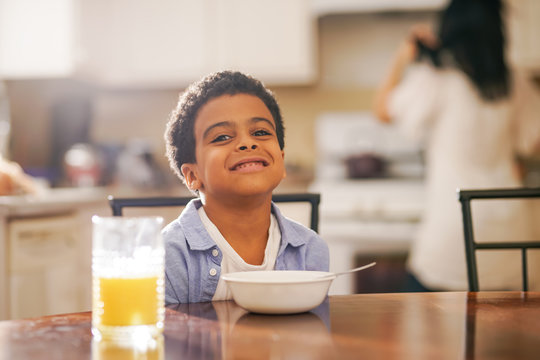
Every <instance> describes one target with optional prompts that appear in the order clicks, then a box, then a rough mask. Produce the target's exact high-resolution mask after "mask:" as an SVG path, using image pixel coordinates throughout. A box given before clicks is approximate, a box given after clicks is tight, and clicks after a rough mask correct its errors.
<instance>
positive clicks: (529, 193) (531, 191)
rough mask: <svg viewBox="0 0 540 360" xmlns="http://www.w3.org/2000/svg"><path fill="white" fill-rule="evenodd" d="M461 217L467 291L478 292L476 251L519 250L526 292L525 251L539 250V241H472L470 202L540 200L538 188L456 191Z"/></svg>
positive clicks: (539, 189)
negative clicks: (467, 282)
mask: <svg viewBox="0 0 540 360" xmlns="http://www.w3.org/2000/svg"><path fill="white" fill-rule="evenodd" d="M458 198H459V201H460V202H461V210H462V215H463V231H464V235H465V254H466V259H467V275H468V281H469V291H479V286H478V269H477V264H476V250H494V249H498V250H501V249H521V274H522V288H523V291H527V290H528V276H527V274H528V270H527V250H528V249H540V241H530V242H529V241H528V242H482V243H477V242H475V241H474V232H473V224H472V212H471V200H486V199H525V198H540V188H513V189H490V190H458Z"/></svg>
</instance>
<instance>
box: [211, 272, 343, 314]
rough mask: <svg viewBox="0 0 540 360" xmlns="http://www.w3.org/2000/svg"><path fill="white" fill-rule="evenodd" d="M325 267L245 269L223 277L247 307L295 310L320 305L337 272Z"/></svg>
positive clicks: (274, 311)
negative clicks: (329, 270)
mask: <svg viewBox="0 0 540 360" xmlns="http://www.w3.org/2000/svg"><path fill="white" fill-rule="evenodd" d="M329 274H331V273H328V272H323V271H289V270H273V271H244V272H235V273H228V274H224V275H222V276H221V277H222V278H223V280H225V282H226V283H227V285H228V286H229V289H230V290H231V293H232V296H233V299H234V301H235V302H236V303H237V304H238V305H240V306H241V307H243V308H244V309H246V310H249V311H251V312H256V313H262V314H293V313H300V312H305V311H309V310H311V309H313V308H315V307H317V306H319V305H320V304H321V303H322V302H323V301H324V299H325V298H326V295H327V294H328V289H329V288H330V284H331V283H332V280H334V279H335V276H330V277H325V278H320V277H321V276H322V275H329Z"/></svg>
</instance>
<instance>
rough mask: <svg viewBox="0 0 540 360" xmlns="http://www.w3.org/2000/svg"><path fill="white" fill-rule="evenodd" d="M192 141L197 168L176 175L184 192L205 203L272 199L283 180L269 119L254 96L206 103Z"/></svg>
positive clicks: (227, 97)
mask: <svg viewBox="0 0 540 360" xmlns="http://www.w3.org/2000/svg"><path fill="white" fill-rule="evenodd" d="M194 135H195V144H196V145H195V158H196V163H195V164H184V165H182V169H181V170H182V174H183V175H184V178H185V179H186V183H187V185H188V187H189V188H190V189H191V190H199V191H200V192H201V193H203V194H204V195H205V198H207V199H209V198H223V199H224V198H227V197H234V196H246V195H257V194H263V193H271V192H272V190H273V189H274V188H275V187H276V186H277V185H278V184H279V183H280V181H281V180H282V179H283V178H284V177H285V166H284V161H283V157H284V153H283V151H282V150H281V149H280V147H279V142H278V139H277V136H276V125H275V122H274V119H273V117H272V114H271V113H270V111H269V110H268V108H267V107H266V105H265V104H264V103H263V102H262V100H261V99H259V98H258V97H256V96H253V95H248V94H237V95H232V96H231V95H222V96H220V97H217V98H215V99H212V100H210V101H209V102H208V103H206V104H205V105H204V106H203V107H201V109H200V110H199V113H198V115H197V118H196V119H195V126H194Z"/></svg>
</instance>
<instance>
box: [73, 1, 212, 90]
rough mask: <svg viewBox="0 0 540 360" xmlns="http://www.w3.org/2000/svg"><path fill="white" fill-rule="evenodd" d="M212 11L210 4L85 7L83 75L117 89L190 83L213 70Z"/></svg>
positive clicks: (80, 72) (103, 4) (80, 69)
mask: <svg viewBox="0 0 540 360" xmlns="http://www.w3.org/2000/svg"><path fill="white" fill-rule="evenodd" d="M209 10H210V9H209V3H208V1H191V0H160V1H159V2H153V1H132V0H93V1H81V2H80V8H79V15H78V17H79V19H80V44H81V59H80V64H79V67H78V75H79V76H83V77H85V78H88V79H89V80H92V81H96V82H97V83H99V84H103V85H112V86H133V85H135V86H167V85H174V86H178V84H180V85H184V84H185V83H187V82H191V81H193V80H195V79H197V78H198V77H200V75H201V74H203V73H205V72H206V71H207V70H208V69H209V68H210V61H211V60H212V59H211V52H210V44H211V33H212V26H213V25H212V21H211V19H210V16H209Z"/></svg>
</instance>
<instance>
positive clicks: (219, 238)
mask: <svg viewBox="0 0 540 360" xmlns="http://www.w3.org/2000/svg"><path fill="white" fill-rule="evenodd" d="M197 212H198V213H199V217H200V218H201V221H202V223H203V225H204V227H205V228H206V231H208V234H210V237H211V238H212V240H214V241H215V242H216V244H217V246H218V248H219V249H220V250H221V251H222V252H223V258H222V259H221V274H227V273H230V272H238V271H257V270H259V271H260V270H273V269H274V265H275V264H276V258H277V254H278V251H279V245H280V243H281V231H280V230H279V226H278V223H277V220H276V218H275V217H274V215H273V214H271V215H270V228H269V229H268V241H267V242H266V249H265V250H264V260H263V263H262V264H261V265H251V264H248V263H246V262H245V261H244V259H242V257H240V255H238V253H237V252H236V251H235V250H234V249H233V248H232V246H231V245H230V244H229V243H228V242H227V240H226V239H225V238H224V237H223V235H221V233H220V232H219V229H218V228H217V227H216V226H215V225H214V224H213V223H212V221H210V219H209V218H208V216H207V215H206V211H204V207H203V206H201V207H200V208H199V209H198V210H197ZM231 299H232V295H231V292H230V291H229V289H228V287H227V284H226V283H225V281H224V280H223V279H222V278H220V279H219V282H218V285H217V288H216V292H215V294H214V297H213V298H212V301H216V300H231Z"/></svg>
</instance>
